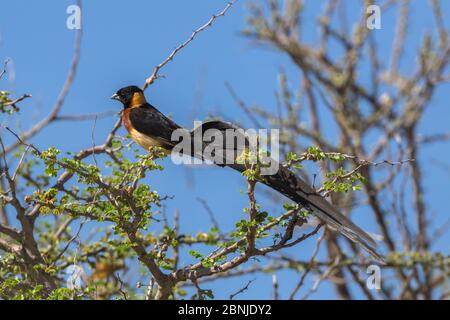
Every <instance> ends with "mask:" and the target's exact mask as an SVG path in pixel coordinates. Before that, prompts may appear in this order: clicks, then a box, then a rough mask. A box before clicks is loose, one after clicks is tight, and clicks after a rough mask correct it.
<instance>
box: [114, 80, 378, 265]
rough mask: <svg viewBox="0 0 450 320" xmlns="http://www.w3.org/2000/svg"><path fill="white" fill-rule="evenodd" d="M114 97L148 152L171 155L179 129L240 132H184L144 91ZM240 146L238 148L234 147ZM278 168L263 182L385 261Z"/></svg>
mask: <svg viewBox="0 0 450 320" xmlns="http://www.w3.org/2000/svg"><path fill="white" fill-rule="evenodd" d="M111 98H112V99H115V100H118V101H120V102H122V104H123V106H124V111H123V124H124V126H125V128H126V129H127V130H128V132H129V134H130V136H131V138H132V139H133V140H134V141H136V142H137V143H138V144H139V145H140V146H142V147H143V148H144V149H146V150H149V149H150V148H152V147H155V146H156V147H160V148H163V149H164V150H165V151H166V152H167V153H170V152H171V151H172V150H173V149H174V148H175V147H176V145H177V144H178V141H173V140H172V134H173V133H174V132H175V131H176V130H181V131H184V133H188V134H189V135H190V136H192V137H193V136H196V133H200V134H201V133H202V132H205V131H207V130H208V129H215V130H218V131H219V132H224V133H225V131H226V130H230V129H231V130H237V129H239V128H238V127H236V126H234V125H232V124H230V123H226V122H222V121H209V122H205V123H203V124H202V125H201V126H200V127H197V128H195V129H194V130H193V131H188V130H186V129H183V128H182V127H180V126H179V125H177V124H176V123H175V122H173V121H172V120H170V119H169V118H167V117H166V116H165V115H164V114H162V113H161V112H159V111H158V110H157V109H156V108H155V107H153V106H152V105H151V104H149V103H148V102H147V101H146V99H145V96H144V92H143V91H142V90H141V89H140V88H139V87H137V86H128V87H124V88H122V89H120V90H119V91H117V92H116V93H115V94H114V95H113V96H112V97H111ZM195 142H196V141H195V139H193V140H192V143H195ZM201 143H202V147H201V150H200V152H198V150H197V151H194V149H195V148H192V150H191V151H190V154H189V156H193V157H197V158H201V159H204V160H205V156H204V154H203V153H202V152H201V151H202V150H204V149H205V148H206V147H207V146H208V143H205V142H204V141H202V142H201ZM226 145H227V144H226V142H224V143H223V146H224V148H226V147H225V146H226ZM237 147H238V146H235V147H234V148H237ZM244 149H245V146H244ZM206 159H208V158H206ZM208 160H209V159H208ZM219 165H222V166H223V165H224V164H223V162H221V163H220V164H219ZM225 165H226V166H228V167H231V168H233V169H235V170H237V171H239V172H244V171H245V170H246V169H247V167H246V165H245V164H242V163H238V162H237V161H235V162H234V163H229V162H225ZM277 169H278V170H277V171H276V173H274V174H271V175H266V176H264V179H260V180H259V181H260V182H261V183H264V184H265V185H267V186H269V187H271V188H272V189H274V190H276V191H278V192H280V193H281V194H283V195H285V196H286V197H288V198H289V199H291V200H293V201H295V202H296V203H298V204H299V205H301V206H302V207H304V208H305V209H307V210H308V211H309V212H310V213H312V214H313V215H315V216H316V217H317V218H319V219H320V220H322V221H323V222H325V223H326V224H328V225H329V226H330V227H331V228H333V229H335V230H337V231H339V232H340V233H342V234H343V235H344V236H346V237H347V238H348V239H350V240H352V241H353V242H355V243H357V244H359V245H360V246H362V247H363V248H364V249H365V250H366V251H368V252H369V253H370V254H371V255H372V256H373V257H374V258H376V259H377V260H378V261H380V262H383V258H382V257H381V256H380V255H379V254H378V253H377V252H376V251H375V249H374V248H375V247H376V243H375V241H374V240H373V239H372V238H371V237H370V236H369V235H368V234H367V233H366V232H364V231H363V230H362V229H361V228H359V227H358V226H356V225H355V224H354V223H353V222H352V221H350V219H349V218H347V217H346V216H344V215H343V214H342V213H340V212H339V210H337V209H336V208H335V207H334V206H333V205H331V204H330V203H329V202H328V201H326V200H325V199H324V198H323V197H322V196H321V195H320V194H318V193H317V192H316V191H315V190H314V189H313V188H312V187H310V186H309V185H308V184H307V183H306V182H305V181H303V180H302V179H300V178H299V177H298V176H297V175H295V174H294V173H293V172H292V171H290V170H289V169H288V168H285V167H284V166H281V165H278V168H277Z"/></svg>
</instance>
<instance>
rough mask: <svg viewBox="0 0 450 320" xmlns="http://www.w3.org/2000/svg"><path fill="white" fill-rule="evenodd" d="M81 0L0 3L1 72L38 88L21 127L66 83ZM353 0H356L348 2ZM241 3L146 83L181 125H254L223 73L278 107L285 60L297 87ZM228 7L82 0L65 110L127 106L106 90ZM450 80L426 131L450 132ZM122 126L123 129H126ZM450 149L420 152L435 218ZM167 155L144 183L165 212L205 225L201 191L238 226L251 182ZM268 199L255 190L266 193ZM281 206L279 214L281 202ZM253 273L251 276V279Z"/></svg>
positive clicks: (221, 289) (59, 142)
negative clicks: (69, 22) (71, 24)
mask: <svg viewBox="0 0 450 320" xmlns="http://www.w3.org/2000/svg"><path fill="white" fill-rule="evenodd" d="M73 2H74V1H66V0H64V1H48V0H47V1H39V2H38V1H25V0H16V1H4V2H3V3H2V5H1V6H2V12H3V13H8V14H3V15H2V19H1V20H0V60H1V61H3V60H4V59H5V58H6V57H10V58H11V59H12V63H11V64H10V67H11V68H12V70H11V72H10V73H9V77H8V82H7V83H6V84H5V80H2V89H3V88H5V86H6V88H5V89H7V90H10V91H12V92H14V93H15V94H16V95H20V94H23V93H30V94H32V95H33V98H32V99H29V100H26V101H25V102H23V103H22V112H21V115H20V125H21V126H22V127H23V128H27V127H28V126H29V125H30V124H31V123H33V121H35V120H36V119H40V118H42V117H43V116H44V115H46V114H47V113H48V112H49V111H50V109H51V107H52V105H53V103H54V101H55V99H56V96H57V95H58V93H59V91H60V90H61V88H62V85H63V82H64V80H65V77H66V73H67V71H68V67H69V64H70V61H71V54H72V49H73V40H74V31H73V30H68V29H67V28H66V19H67V14H66V8H67V6H68V5H70V4H73ZM347 2H348V3H350V0H348V1H347ZM244 3H245V1H241V0H240V1H238V3H237V4H236V5H235V6H234V7H233V8H232V9H231V10H230V11H229V12H228V13H227V15H226V16H225V17H222V18H220V19H218V20H217V21H216V22H215V24H214V26H213V27H212V28H210V29H208V30H206V31H205V32H203V33H202V34H200V35H199V36H198V38H197V39H196V40H195V41H194V42H193V43H191V44H190V45H189V47H187V48H186V49H185V50H183V51H182V52H181V53H180V54H179V55H177V56H176V58H175V60H174V61H173V62H171V63H170V64H169V65H167V67H166V68H164V69H163V70H162V72H161V73H162V74H164V75H165V77H166V78H165V79H161V80H158V81H157V82H156V83H155V84H154V85H152V86H151V87H150V88H149V89H148V90H147V91H146V95H147V98H148V99H149V101H150V102H151V103H152V104H153V105H155V106H156V107H158V108H159V109H160V111H162V112H163V113H166V114H169V115H172V116H173V119H174V120H176V121H177V122H178V123H179V124H181V125H183V126H186V127H192V125H193V120H194V119H199V120H201V119H204V118H206V117H207V116H208V115H209V114H217V113H219V114H221V115H223V116H224V117H226V118H227V119H228V120H233V121H237V122H239V123H241V124H244V125H247V126H250V125H251V123H250V122H249V121H248V120H247V118H246V117H245V115H244V114H243V113H242V112H241V110H240V109H239V108H238V107H237V106H236V104H235V102H234V101H233V99H232V98H231V97H230V95H229V93H228V91H227V90H226V87H225V85H224V83H225V82H229V83H231V84H232V85H233V87H234V89H235V90H236V92H237V94H238V95H239V96H240V97H241V98H242V100H244V101H246V102H247V103H248V104H249V105H259V106H262V107H265V108H267V109H270V110H273V109H274V108H275V98H274V92H275V90H276V88H277V83H278V82H277V74H278V72H279V70H280V68H281V67H283V68H284V69H285V70H286V72H287V74H288V75H289V76H290V77H291V79H292V80H291V81H292V87H293V88H295V86H296V85H297V83H298V80H297V78H296V77H298V75H297V73H296V70H295V69H294V68H293V67H292V66H291V65H290V64H289V61H288V60H287V58H285V57H284V56H282V55H280V54H279V53H277V52H275V51H274V50H268V49H262V48H260V47H257V46H255V45H254V43H252V42H251V41H249V40H248V39H246V38H244V37H242V36H240V35H239V32H240V30H242V29H243V28H244V27H245V22H246V17H247V11H246V9H245V6H244ZM352 3H353V2H352ZM225 4H226V1H222V0H220V1H219V0H216V1H210V0H196V1H195V2H193V1H185V0H166V1H137V0H134V1H106V0H96V1H84V3H83V11H82V12H83V17H82V19H83V25H82V27H83V40H82V49H81V52H82V53H81V61H80V65H79V68H78V71H77V76H76V79H75V81H74V84H73V87H72V89H71V91H70V93H69V95H68V97H67V99H66V103H65V104H64V107H63V111H62V114H82V113H96V112H104V111H111V110H117V111H118V110H119V109H120V106H119V105H118V103H117V102H115V101H112V100H110V99H109V97H110V96H111V95H112V94H113V93H114V92H115V91H116V90H117V89H119V88H120V87H122V86H125V85H130V84H136V85H139V86H141V85H142V84H143V82H144V80H145V78H146V77H148V76H149V75H150V73H151V71H152V69H153V67H154V66H155V65H156V64H158V63H160V62H161V61H163V60H164V59H165V57H166V56H167V55H168V54H169V53H170V51H171V50H172V49H173V48H175V47H176V46H177V45H178V44H179V43H181V42H182V41H184V40H185V39H186V38H187V37H188V36H189V35H190V33H191V32H192V31H193V30H195V29H196V28H197V27H198V26H200V25H201V24H203V23H204V22H205V21H206V20H207V19H208V18H209V17H210V16H211V15H212V14H214V13H216V12H218V11H220V10H221V9H222V8H223V7H224V6H225ZM323 4H324V1H307V11H306V13H305V15H304V19H305V22H304V23H305V28H304V29H303V32H302V33H303V36H304V38H305V39H307V40H309V41H313V39H314V38H315V35H316V34H317V27H316V21H315V20H314V16H315V15H316V14H317V12H318V11H319V10H321V9H322V7H323ZM426 6H427V3H426V1H417V0H416V1H413V6H412V12H411V14H412V20H411V21H412V24H411V26H410V27H409V28H410V29H409V30H410V35H409V36H408V38H407V40H408V41H409V44H408V47H407V52H406V60H405V63H404V64H403V65H402V68H403V69H404V70H410V69H411V67H414V65H415V57H414V55H413V52H414V49H415V48H417V45H418V44H419V43H420V39H421V36H422V35H423V34H424V32H425V31H426V30H431V29H432V28H433V25H434V24H433V21H432V19H431V17H430V15H429V10H424V8H425V7H426ZM443 9H444V12H445V11H446V10H447V12H448V10H450V4H449V3H447V2H446V3H445V5H444V8H443ZM348 10H349V14H350V15H351V14H354V13H355V12H357V11H358V10H359V8H358V7H357V6H355V7H351V6H350V5H348ZM393 13H394V12H390V13H387V14H386V16H383V20H382V30H378V31H374V32H377V39H378V41H379V46H380V49H381V50H382V51H383V52H385V53H386V57H387V56H388V54H389V53H390V47H391V44H392V35H393V33H394V25H393V23H392V22H393V19H394V18H395V15H393ZM419 35H420V36H419ZM448 89H449V87H448V86H447V87H446V88H443V89H441V90H440V91H439V92H438V94H437V95H436V98H435V99H434V100H433V102H432V103H433V106H432V108H430V109H429V111H428V112H427V114H426V117H425V120H424V121H423V122H422V124H421V127H420V129H421V132H423V133H430V132H443V131H446V129H448V119H450V111H449V108H448V107H447V105H446V104H447V103H448V99H447V96H448V95H447V94H446V92H445V91H446V90H448ZM12 121H14V123H16V122H15V121H16V118H14V120H12V119H11V118H5V119H2V120H1V122H2V123H4V122H12ZM115 121H116V119H115V118H114V117H109V118H106V119H99V120H98V121H97V124H96V129H95V137H96V138H95V139H96V141H97V142H99V143H100V142H102V141H103V139H104V138H105V136H106V134H107V132H109V130H110V128H111V127H112V125H113V123H114V122H115ZM92 127H93V121H86V122H74V123H67V122H64V123H63V122H59V123H54V124H52V125H51V126H49V127H48V128H46V129H45V130H44V131H43V132H42V133H41V134H40V135H39V136H38V137H36V138H35V139H34V140H33V142H34V143H35V144H36V145H37V146H39V148H41V149H44V148H46V147H49V146H56V147H58V148H60V149H63V150H65V151H75V150H78V149H80V148H83V147H86V146H90V145H91V131H92ZM62 128H64V130H61V129H62ZM2 134H3V133H2ZM119 134H120V135H124V134H125V132H124V130H123V128H122V129H121V130H120V131H119ZM329 134H330V135H331V134H332V132H331V131H330V133H329ZM10 141H11V140H10ZM448 156H450V151H449V148H448V144H447V145H443V144H439V145H435V146H432V147H430V148H427V149H426V150H424V153H423V154H422V157H423V160H424V161H426V162H427V163H429V165H427V166H426V167H425V169H424V175H425V177H426V186H425V187H426V192H427V202H428V203H429V209H430V210H431V212H432V213H433V214H435V216H434V217H435V218H434V219H436V221H435V222H436V225H439V224H440V223H442V222H443V221H445V219H446V217H448V213H447V212H446V211H445V209H446V207H447V205H446V203H445V199H446V198H447V197H448V196H449V194H448V187H447V186H448V179H449V178H450V172H449V170H448V168H447V169H446V170H445V169H442V167H441V166H439V165H436V163H435V162H433V159H441V161H442V162H445V160H443V159H446V157H448ZM447 162H448V161H447ZM163 164H164V165H165V167H166V170H165V171H164V172H163V173H156V174H152V175H150V177H149V178H148V182H149V184H150V185H151V186H152V187H153V188H155V189H157V190H158V191H159V193H160V194H163V195H164V194H169V195H173V196H175V197H174V199H173V200H170V201H168V202H167V209H168V212H169V213H172V212H173V210H174V209H175V208H179V209H180V213H181V225H182V228H183V229H182V231H186V232H195V231H199V230H202V229H205V226H208V217H207V215H206V213H205V212H204V209H203V208H202V206H201V205H200V204H199V202H198V201H197V200H196V199H197V198H198V197H201V198H204V199H208V203H209V205H210V206H211V207H212V208H213V210H214V212H215V213H216V215H217V217H218V218H219V220H220V222H221V223H223V225H224V229H225V230H229V229H231V228H232V226H233V225H234V223H235V222H236V221H237V220H239V219H241V218H242V217H243V213H242V208H243V207H245V206H246V205H247V202H246V198H245V196H243V195H242V194H241V193H240V190H241V189H244V188H245V184H244V183H243V179H242V178H241V177H240V176H239V175H238V174H236V173H235V172H233V171H230V170H227V169H217V168H195V169H192V168H186V167H183V166H175V165H173V164H172V163H171V162H170V160H169V159H166V160H164V162H163ZM188 180H189V181H190V182H188ZM218 181H220V183H218ZM262 197H263V196H262V195H260V196H259V198H260V200H261V198H262ZM269 208H273V206H272V207H270V206H269ZM276 210H278V212H281V208H277V209H276ZM357 221H358V222H359V223H361V224H362V225H363V226H366V227H367V228H368V230H369V231H373V232H377V230H376V229H373V225H371V223H370V221H366V220H365V219H364V218H361V216H359V218H357ZM371 228H372V229H371ZM449 240H450V238H449V237H448V236H447V237H445V238H444V239H443V240H441V242H440V243H437V244H436V247H437V248H438V249H440V250H444V251H446V252H447V253H448V245H446V244H445V243H447V242H448V241H449ZM314 244H315V239H312V240H310V241H309V242H308V243H305V245H302V246H301V247H297V248H295V249H294V250H291V251H290V254H292V255H293V256H295V257H298V258H302V257H303V258H306V257H308V256H309V255H310V253H311V250H312V248H313V246H314ZM186 261H188V260H186ZM250 264H251V263H250ZM250 264H249V265H250ZM294 277H295V278H294ZM245 279H253V276H250V277H247V278H245ZM243 281H245V280H234V279H233V280H228V281H225V282H223V281H222V282H215V283H213V284H212V285H211V288H213V289H218V290H216V293H217V294H216V296H217V297H218V298H227V297H228V296H229V294H231V293H233V292H235V291H237V290H238V289H239V288H241V287H242V283H243ZM270 281H271V279H270V276H262V275H258V276H257V280H256V281H255V282H254V283H253V284H252V286H251V289H250V290H249V291H247V292H245V293H243V294H242V295H241V296H240V297H241V298H248V299H252V298H270V297H271V291H270ZM296 281H297V276H296V275H295V274H294V273H291V272H283V273H282V274H281V276H280V289H281V291H282V292H283V290H288V291H289V288H291V287H292V283H293V282H296ZM312 297H314V298H333V297H334V292H333V291H332V290H331V287H330V286H329V285H327V284H325V283H324V284H323V285H322V286H321V289H320V290H319V292H318V293H316V294H315V295H313V296H312Z"/></svg>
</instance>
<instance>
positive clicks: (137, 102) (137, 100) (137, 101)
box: [130, 92, 147, 108]
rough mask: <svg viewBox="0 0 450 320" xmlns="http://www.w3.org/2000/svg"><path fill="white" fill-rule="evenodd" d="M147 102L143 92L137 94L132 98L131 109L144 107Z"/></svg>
mask: <svg viewBox="0 0 450 320" xmlns="http://www.w3.org/2000/svg"><path fill="white" fill-rule="evenodd" d="M146 102H147V101H146V100H145V96H144V94H143V93H142V92H135V93H133V96H132V97H131V101H130V108H135V107H139V106H141V105H143V104H144V103H146Z"/></svg>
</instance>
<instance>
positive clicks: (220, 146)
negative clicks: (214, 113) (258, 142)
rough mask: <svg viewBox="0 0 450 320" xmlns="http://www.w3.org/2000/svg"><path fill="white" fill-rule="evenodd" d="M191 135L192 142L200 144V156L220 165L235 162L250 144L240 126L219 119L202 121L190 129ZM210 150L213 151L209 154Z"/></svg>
mask: <svg viewBox="0 0 450 320" xmlns="http://www.w3.org/2000/svg"><path fill="white" fill-rule="evenodd" d="M191 136H192V137H193V143H194V144H196V145H197V146H198V145H201V146H202V149H201V152H202V154H201V158H202V159H203V160H210V161H213V162H214V163H215V164H217V165H220V166H223V165H225V164H232V163H235V162H236V158H237V157H239V155H240V154H241V153H242V152H243V151H244V150H246V149H247V148H249V146H250V141H249V139H248V137H247V136H246V134H245V132H244V130H243V129H242V128H239V127H238V126H236V125H234V124H232V123H229V122H224V121H219V120H213V121H207V122H204V123H202V124H201V125H199V126H198V127H196V128H194V129H193V130H192V131H191ZM218 138H220V139H218ZM210 151H213V152H212V154H211V155H210V154H209V153H210ZM219 153H220V154H219Z"/></svg>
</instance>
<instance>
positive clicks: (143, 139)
mask: <svg viewBox="0 0 450 320" xmlns="http://www.w3.org/2000/svg"><path fill="white" fill-rule="evenodd" d="M131 110H132V109H131V108H128V109H125V111H124V113H123V118H122V123H123V125H124V127H125V128H126V129H127V131H128V133H129V134H130V136H131V138H132V139H133V140H134V141H135V142H136V143H137V144H139V145H140V146H141V147H142V148H144V149H145V150H147V151H148V150H149V149H150V148H151V147H162V144H161V143H160V142H159V141H158V140H157V139H154V138H153V137H150V136H148V135H146V134H143V133H141V132H139V131H137V130H136V129H135V128H134V126H133V124H132V123H131V120H130V112H131Z"/></svg>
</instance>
